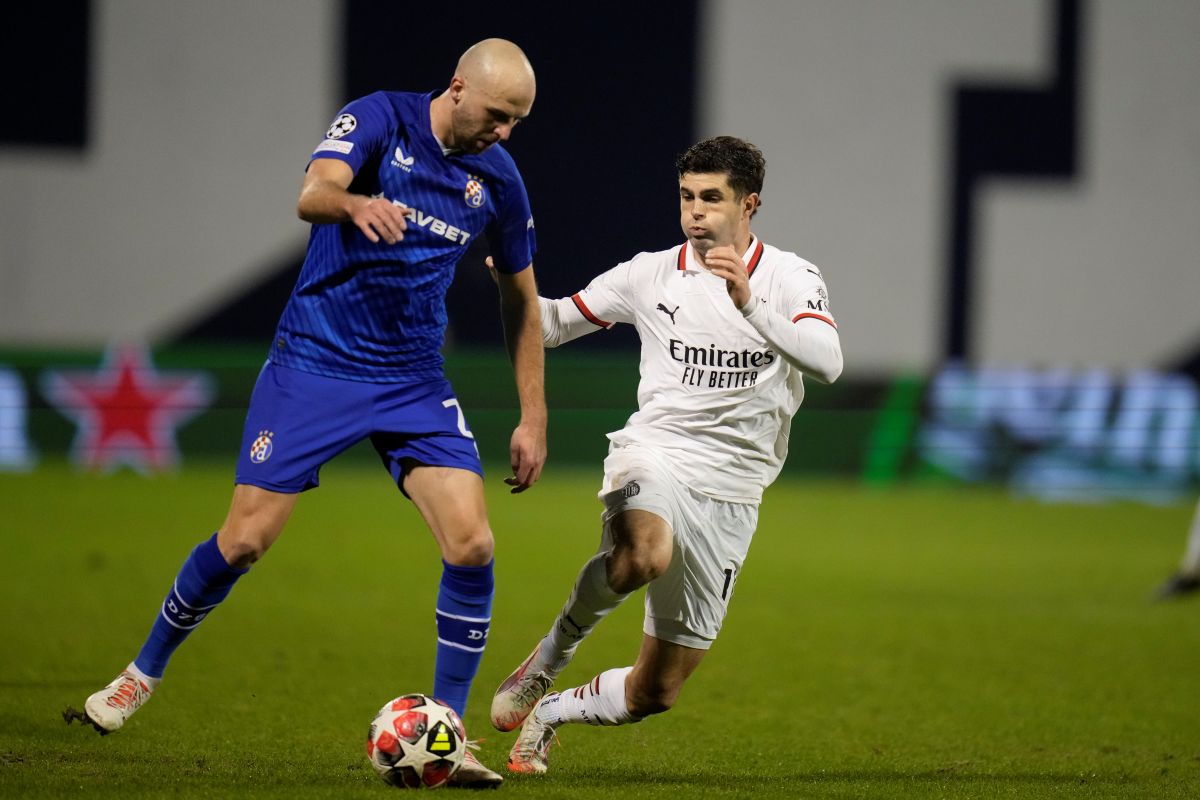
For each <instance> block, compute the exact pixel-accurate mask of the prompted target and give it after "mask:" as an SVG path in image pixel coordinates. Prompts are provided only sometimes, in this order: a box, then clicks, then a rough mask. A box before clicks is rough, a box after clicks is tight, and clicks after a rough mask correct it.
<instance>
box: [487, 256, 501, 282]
mask: <svg viewBox="0 0 1200 800" xmlns="http://www.w3.org/2000/svg"><path fill="white" fill-rule="evenodd" d="M483 265H484V266H485V267H487V271H488V275H490V276H491V278H492V283H494V284H496V285H497V286H499V285H500V276H499V275H497V274H496V262H495V261H492V257H491V256H488V257H487V258H485V259H484V260H483Z"/></svg>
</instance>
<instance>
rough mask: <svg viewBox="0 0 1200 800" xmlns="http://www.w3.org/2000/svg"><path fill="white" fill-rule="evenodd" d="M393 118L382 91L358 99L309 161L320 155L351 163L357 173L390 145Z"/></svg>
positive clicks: (337, 118)
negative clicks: (374, 155) (373, 156)
mask: <svg viewBox="0 0 1200 800" xmlns="http://www.w3.org/2000/svg"><path fill="white" fill-rule="evenodd" d="M392 119H393V117H392V115H391V114H390V112H389V106H388V104H387V101H386V99H385V98H384V97H383V95H382V94H380V93H378V92H377V93H375V94H370V95H367V96H366V97H360V98H359V99H357V100H354V101H353V102H351V103H350V104H349V105H347V106H346V107H345V108H343V109H342V110H341V111H340V112H338V115H337V116H336V117H335V118H334V120H333V123H332V124H331V125H330V126H329V130H327V131H326V132H325V141H323V142H321V143H320V144H319V145H317V149H316V150H314V151H313V154H312V158H310V159H309V163H310V164H311V163H312V162H313V160H315V159H318V158H332V159H336V160H338V161H344V162H346V163H347V164H349V165H350V169H352V170H354V174H355V175H357V174H358V170H359V169H360V168H361V167H362V165H363V164H364V163H365V162H366V161H367V159H368V158H370V156H371V154H372V153H380V152H382V151H383V150H384V149H386V148H387V143H388V141H389V139H390V137H391V133H392V131H391V127H392Z"/></svg>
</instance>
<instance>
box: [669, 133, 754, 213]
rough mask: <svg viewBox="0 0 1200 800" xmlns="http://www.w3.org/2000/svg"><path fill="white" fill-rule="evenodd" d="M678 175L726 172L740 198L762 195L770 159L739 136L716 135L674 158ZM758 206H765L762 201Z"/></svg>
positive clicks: (731, 186) (697, 143) (730, 183)
mask: <svg viewBox="0 0 1200 800" xmlns="http://www.w3.org/2000/svg"><path fill="white" fill-rule="evenodd" d="M675 169H676V171H678V173H679V177H681V178H682V177H683V175H684V173H685V172H698V173H717V172H720V173H724V174H725V175H727V176H728V177H729V187H730V188H731V189H733V192H734V194H736V195H737V196H738V197H745V196H746V195H748V194H750V193H751V192H754V193H755V194H758V195H760V196H761V195H762V187H763V180H764V179H765V178H766V177H767V160H766V159H765V158H763V154H762V151H761V150H759V149H758V148H757V147H755V146H754V145H752V144H751V143H750V142H747V141H745V140H744V139H739V138H737V137H736V136H714V137H712V138H711V139H705V140H704V141H701V142H696V143H695V144H694V145H692V146H691V147H689V148H688V149H687V150H684V151H683V152H682V153H680V154H679V158H677V159H675ZM759 205H762V203H761V201H760V202H759Z"/></svg>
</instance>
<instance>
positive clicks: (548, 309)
mask: <svg viewBox="0 0 1200 800" xmlns="http://www.w3.org/2000/svg"><path fill="white" fill-rule="evenodd" d="M484 263H485V264H486V265H487V268H488V271H489V272H490V273H491V275H492V280H493V281H495V280H497V275H496V268H495V266H494V265H493V263H492V258H491V256H488V257H487V258H486V259H484ZM631 264H632V262H629V261H626V262H624V263H622V264H618V265H617V266H615V267H613V268H612V269H610V270H609V271H608V272H604V273H601V274H600V275H597V276H596V277H595V279H593V280H592V282H591V283H589V284H588V286H587V288H586V289H584V290H583V291H581V292H576V293H575V294H573V295H571V296H570V297H562V298H559V299H558V300H551V299H549V298H546V297H539V298H538V307H539V310H540V311H541V314H542V344H544V345H545V346H546V347H558V346H559V345H560V344H566V343H567V342H569V341H571V340H572V339H578V338H579V337H580V336H586V335H587V334H589V333H594V332H595V331H600V330H607V329H609V328H611V327H613V326H614V325H616V324H617V323H618V322H633V308H632V306H631V304H630V303H629V299H628V298H629V275H630V266H631Z"/></svg>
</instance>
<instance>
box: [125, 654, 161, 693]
mask: <svg viewBox="0 0 1200 800" xmlns="http://www.w3.org/2000/svg"><path fill="white" fill-rule="evenodd" d="M125 671H126V672H128V673H129V674H130V675H132V676H133V677H135V678H137V679H138V680H139V681H141V682H142V683H144V684H146V686H148V687H149V688H150V691H152V692H153V691H154V690H155V689H157V688H158V685H159V684H160V683H162V678H151V677H150V676H149V675H147V674H146V673H144V672H142V671H141V670H140V669H138V668H137V664H134V663H133V662H132V661H131V662H129V666H128V667H126V668H125Z"/></svg>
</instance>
